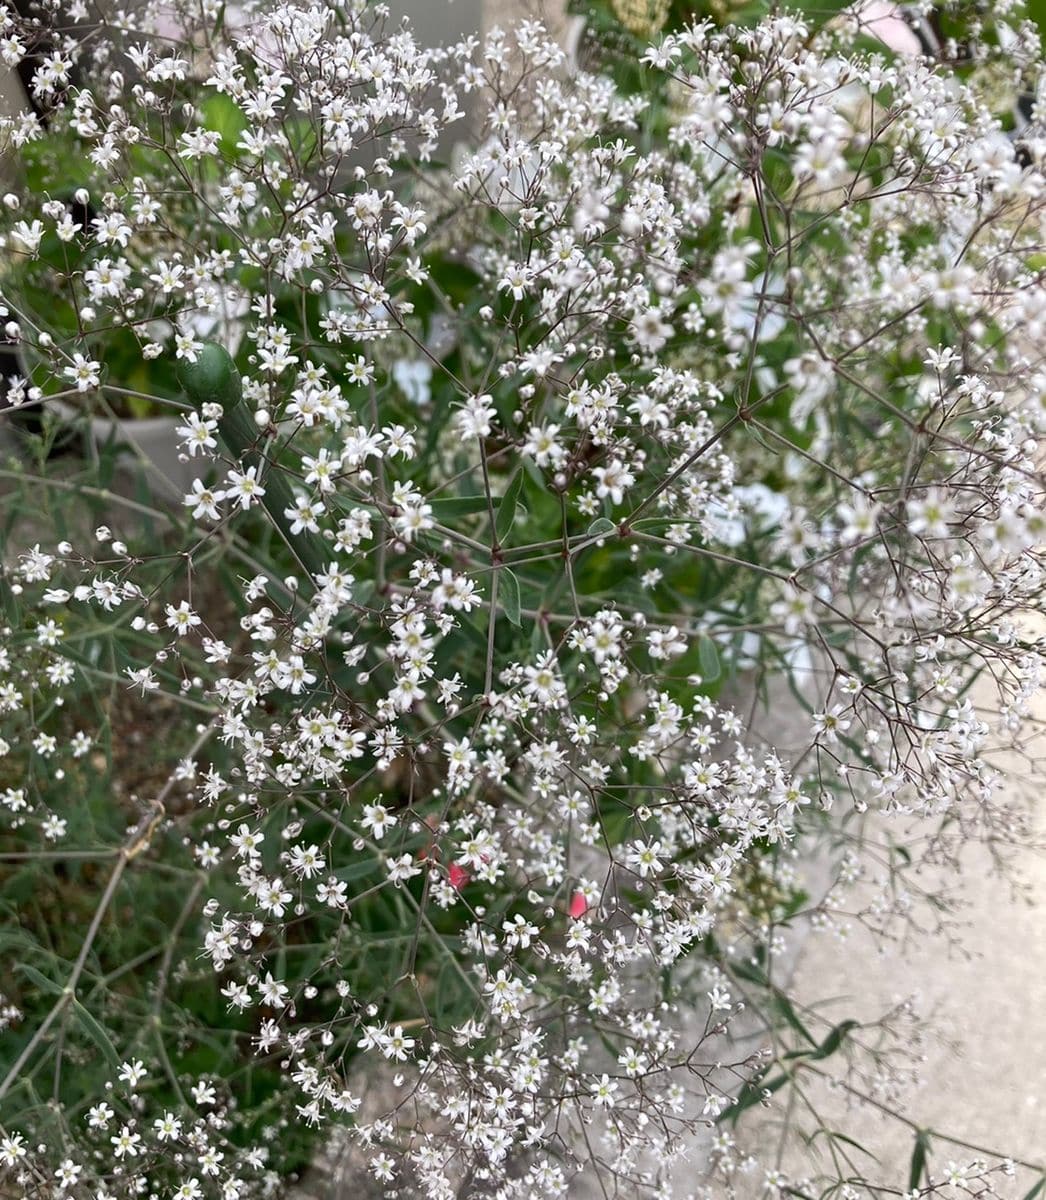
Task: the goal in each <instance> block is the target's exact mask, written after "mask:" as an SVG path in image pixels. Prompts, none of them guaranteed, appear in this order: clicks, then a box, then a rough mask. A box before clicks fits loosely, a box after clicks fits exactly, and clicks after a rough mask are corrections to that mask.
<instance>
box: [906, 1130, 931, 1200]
mask: <svg viewBox="0 0 1046 1200" xmlns="http://www.w3.org/2000/svg"><path fill="white" fill-rule="evenodd" d="M929 1149H930V1138H929V1135H928V1134H927V1133H926V1130H925V1129H920V1130H919V1132H918V1133H917V1134H916V1135H915V1148H914V1149H913V1150H912V1161H911V1165H910V1166H909V1168H908V1190H909V1191H914V1190H915V1189H916V1188H917V1187H918V1186H919V1180H920V1179H921V1178H922V1176H923V1172H924V1171H925V1170H926V1152H927V1151H928V1150H929Z"/></svg>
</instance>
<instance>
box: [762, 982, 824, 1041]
mask: <svg viewBox="0 0 1046 1200" xmlns="http://www.w3.org/2000/svg"><path fill="white" fill-rule="evenodd" d="M773 999H774V1007H775V1008H776V1009H777V1011H778V1012H779V1013H780V1014H781V1016H782V1017H784V1019H785V1020H786V1021H787V1022H788V1024H789V1025H791V1027H792V1028H793V1029H794V1030H795V1031H796V1033H798V1034H799V1036H800V1037H801V1038H803V1039H804V1040H806V1041H808V1042H809V1043H810V1045H811V1046H816V1045H817V1042H816V1041H815V1040H814V1038H813V1036H812V1035H811V1033H810V1031H809V1030H808V1029H807V1028H806V1026H805V1025H804V1024H803V1023H802V1021H800V1020H799V1014H798V1013H797V1012H796V1011H795V1009H794V1008H793V1007H792V1002H791V1001H790V1000H789V999H788V997H787V996H786V995H785V994H784V992H782V991H781V990H780V989H779V988H774V991H773Z"/></svg>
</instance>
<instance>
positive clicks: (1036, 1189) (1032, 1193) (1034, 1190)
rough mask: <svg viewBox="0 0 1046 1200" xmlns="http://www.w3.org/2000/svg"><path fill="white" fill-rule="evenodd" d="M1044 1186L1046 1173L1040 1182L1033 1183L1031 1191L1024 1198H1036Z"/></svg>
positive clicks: (1027, 1199) (1045, 1185) (1033, 1199)
mask: <svg viewBox="0 0 1046 1200" xmlns="http://www.w3.org/2000/svg"><path fill="white" fill-rule="evenodd" d="M1043 1188H1046V1175H1043V1177H1042V1178H1041V1179H1040V1180H1039V1182H1038V1183H1036V1184H1033V1185H1032V1189H1031V1191H1030V1192H1028V1193H1027V1194H1026V1195H1025V1197H1024V1200H1035V1197H1036V1196H1038V1195H1039V1194H1040V1193H1041V1192H1042V1190H1043Z"/></svg>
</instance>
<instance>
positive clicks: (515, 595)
mask: <svg viewBox="0 0 1046 1200" xmlns="http://www.w3.org/2000/svg"><path fill="white" fill-rule="evenodd" d="M498 599H499V600H500V601H501V607H502V608H503V609H504V611H505V616H506V617H508V619H509V620H510V621H511V622H512V624H513V625H521V624H522V618H521V614H520V611H519V610H520V601H519V580H518V579H517V578H516V577H515V575H513V573H512V572H511V571H510V570H509V569H508V567H502V568H501V571H500V572H499V579H498Z"/></svg>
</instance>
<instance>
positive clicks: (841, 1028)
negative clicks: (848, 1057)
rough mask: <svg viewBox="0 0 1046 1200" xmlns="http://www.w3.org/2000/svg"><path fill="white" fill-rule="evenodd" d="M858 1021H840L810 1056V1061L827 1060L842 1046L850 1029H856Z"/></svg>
mask: <svg viewBox="0 0 1046 1200" xmlns="http://www.w3.org/2000/svg"><path fill="white" fill-rule="evenodd" d="M859 1025H860V1021H853V1020H850V1021H840V1022H839V1024H838V1025H836V1026H835V1028H834V1029H832V1030H831V1031H830V1032H829V1034H828V1036H827V1037H826V1038H825V1039H824V1041H823V1042H822V1043H821V1044H820V1046H818V1047H817V1049H816V1051H814V1053H813V1054H811V1055H810V1058H811V1059H820V1058H827V1057H828V1056H829V1055H830V1054H834V1053H835V1052H836V1050H838V1049H839V1047H840V1046H841V1045H842V1044H843V1039H844V1038H845V1037H846V1036H847V1034H848V1033H849V1032H850V1031H851V1030H852V1029H857V1028H858V1027H859Z"/></svg>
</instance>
